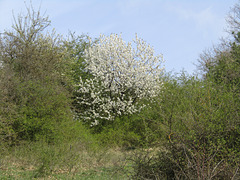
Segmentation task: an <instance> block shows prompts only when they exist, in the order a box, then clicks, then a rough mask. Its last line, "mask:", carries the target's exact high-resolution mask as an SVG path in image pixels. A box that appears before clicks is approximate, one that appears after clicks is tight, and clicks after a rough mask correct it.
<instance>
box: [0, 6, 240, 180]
mask: <svg viewBox="0 0 240 180" xmlns="http://www.w3.org/2000/svg"><path fill="white" fill-rule="evenodd" d="M27 12H28V14H27V16H26V17H24V16H22V15H19V16H18V17H17V18H15V23H14V24H13V29H12V31H5V32H4V33H3V34H2V36H1V38H0V64H1V66H0V79H1V81H0V141H1V145H0V148H1V154H0V178H8V177H9V178H16V179H19V178H20V179H21V178H25V179H26V178H29V179H32V178H38V177H45V178H47V177H49V178H51V177H53V178H60V179H61V178H73V179H74V178H76V179H77V178H80V177H81V178H85V177H86V179H87V178H93V179H96V178H98V175H100V177H99V178H101V177H102V178H104V179H106V178H113V179H114V178H120V179H124V178H125V179H127V178H132V179H239V178H240V170H239V167H240V151H239V147H240V113H239V112H240V91H239V87H240V60H239V59H240V31H239V29H240V25H239V24H240V21H239V20H240V17H239V16H238V15H239V12H240V7H239V6H238V5H236V6H235V7H234V8H233V9H232V10H231V13H230V15H229V19H228V22H229V25H230V27H231V28H230V30H229V31H230V34H231V35H232V39H231V40H228V39H227V40H225V41H224V42H223V43H222V44H221V45H219V46H217V47H214V48H212V49H211V50H209V51H206V52H204V53H202V55H201V56H200V60H199V64H198V68H199V70H202V71H201V75H202V76H201V78H199V77H198V76H197V75H195V76H190V75H187V74H186V73H185V72H181V73H180V74H177V75H173V74H170V73H167V72H164V71H163V70H162V69H161V68H160V65H161V64H156V62H161V58H160V57H159V56H156V57H155V56H153V54H154V52H153V50H152V49H151V47H150V46H148V45H147V44H146V43H145V42H144V41H142V40H141V39H139V38H136V41H135V43H136V46H137V48H139V49H138V50H136V51H134V50H133V49H132V47H131V44H124V42H123V41H122V39H121V37H119V36H117V35H112V36H110V37H109V38H107V37H105V36H102V37H103V38H102V37H100V38H99V39H96V40H92V39H91V38H89V37H87V36H86V35H81V36H77V35H75V34H70V35H69V37H67V38H64V37H62V36H61V35H58V34H56V33H55V32H54V31H52V32H49V31H47V28H48V27H49V25H50V21H49V19H48V17H44V16H42V15H41V14H40V12H35V11H34V10H33V9H31V8H29V9H28V11H27ZM117 42H119V43H117ZM138 43H139V44H140V45H139V44H138ZM138 45H139V46H138ZM108 48H109V49H108ZM94 53H95V54H94ZM131 53H132V54H131ZM108 57H109V58H108ZM133 57H136V58H135V59H134V58H133ZM129 59H131V62H130V61H129ZM99 60H101V61H99ZM109 60H110V61H109ZM134 60H135V61H134ZM105 61H106V63H105V64H104V63H103V62H105ZM115 62H116V64H117V65H116V64H115ZM139 62H141V63H139ZM144 62H150V63H144ZM101 63H102V64H101ZM131 63H132V64H131ZM151 63H152V64H151ZM96 64H97V65H96ZM100 64H101V66H100ZM146 64H148V66H146ZM149 64H150V65H152V67H151V66H149ZM153 66H154V67H153ZM96 68H97V69H96ZM101 68H102V69H101ZM144 68H145V69H147V70H146V71H144ZM127 69H128V70H129V71H130V70H131V72H129V71H127ZM99 72H102V74H100V75H99ZM151 73H152V74H151ZM156 77H157V78H156ZM109 82H110V83H109ZM128 82H131V83H129V84H128ZM148 83H150V84H148ZM151 83H152V84H151ZM156 83H157V84H156ZM153 85H154V86H153ZM149 92H150V93H149ZM95 99H98V100H99V101H97V102H96V101H95ZM93 102H95V103H93ZM83 114H84V116H83ZM102 117H103V118H102ZM105 117H110V118H105ZM10 167H12V168H15V169H17V170H16V171H14V170H11V169H10ZM19 169H20V170H19ZM26 172H28V173H26ZM14 173H15V174H14ZM1 174H2V175H1ZM93 174H95V175H96V174H97V175H96V176H94V175H93Z"/></svg>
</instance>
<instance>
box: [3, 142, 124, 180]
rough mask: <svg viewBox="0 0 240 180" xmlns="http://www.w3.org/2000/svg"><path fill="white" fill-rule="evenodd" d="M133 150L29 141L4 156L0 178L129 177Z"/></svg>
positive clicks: (7, 151)
mask: <svg viewBox="0 0 240 180" xmlns="http://www.w3.org/2000/svg"><path fill="white" fill-rule="evenodd" d="M128 155H129V152H126V151H122V150H120V149H113V148H111V149H110V148H103V147H99V146H97V145H91V146H90V145H86V144H83V143H82V142H81V143H75V144H71V146H70V145H69V143H65V144H57V145H48V144H46V143H43V142H38V143H29V144H24V145H20V146H17V147H14V148H8V149H5V150H4V151H2V152H1V155H0V179H1V180H2V179H3V180H4V179H11V180H12V179H17V180H21V179H23V180H28V179H89V180H91V179H103V180H105V179H123V180H124V179H129V178H128V175H127V173H126V167H127V166H126V162H127V161H126V158H127V156H128Z"/></svg>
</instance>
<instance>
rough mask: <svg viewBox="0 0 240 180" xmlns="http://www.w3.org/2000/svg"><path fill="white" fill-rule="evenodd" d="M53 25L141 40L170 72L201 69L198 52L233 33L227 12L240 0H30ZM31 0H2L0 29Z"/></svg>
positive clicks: (62, 29) (93, 34) (62, 31)
mask: <svg viewBox="0 0 240 180" xmlns="http://www.w3.org/2000/svg"><path fill="white" fill-rule="evenodd" d="M31 2H32V5H33V7H34V9H36V10H38V9H39V7H41V12H42V13H43V14H44V13H45V14H46V15H48V16H49V18H50V20H51V27H50V28H55V30H56V32H57V33H59V34H62V35H64V36H67V35H68V33H69V31H71V32H75V34H77V35H81V34H87V35H89V36H91V37H93V38H97V37H99V35H100V34H105V35H110V34H112V33H116V34H122V38H123V39H124V40H125V41H126V42H128V41H132V39H134V38H135V34H136V33H137V35H138V37H140V38H142V39H143V40H144V41H146V42H147V43H148V44H150V45H151V46H152V47H153V48H154V49H155V52H156V54H163V57H164V60H165V63H164V66H165V68H166V71H167V72H170V71H172V72H175V73H178V72H180V71H181V70H185V71H186V72H188V73H189V74H192V73H194V72H195V70H196V65H194V64H197V60H198V59H199V55H200V54H201V53H202V52H203V51H204V50H206V49H208V48H211V47H212V46H213V45H216V44H218V43H219V42H220V38H222V37H223V38H225V37H227V36H228V33H227V32H226V29H227V27H228V25H227V23H226V18H227V15H228V13H229V11H230V8H232V7H233V6H234V5H235V4H236V3H240V1H238V0H31ZM26 4H27V6H28V5H29V4H30V0H26V1H24V0H0V33H2V32H3V31H4V30H11V25H12V24H13V14H14V15H15V16H17V15H18V14H19V13H22V14H26Z"/></svg>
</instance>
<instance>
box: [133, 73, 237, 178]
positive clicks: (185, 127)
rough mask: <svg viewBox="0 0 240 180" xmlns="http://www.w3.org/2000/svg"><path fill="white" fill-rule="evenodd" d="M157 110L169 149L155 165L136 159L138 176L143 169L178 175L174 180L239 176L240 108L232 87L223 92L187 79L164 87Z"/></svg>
mask: <svg viewBox="0 0 240 180" xmlns="http://www.w3.org/2000/svg"><path fill="white" fill-rule="evenodd" d="M156 106H157V109H158V112H157V116H156V117H157V118H156V119H154V121H157V122H158V123H159V125H160V127H161V129H162V133H163V134H165V141H162V144H161V146H160V148H161V147H164V149H165V151H166V153H163V152H164V151H162V150H159V153H160V155H157V156H153V159H151V161H148V160H146V159H145V157H144V156H142V157H141V160H142V161H140V160H139V161H138V160H136V161H135V165H136V166H137V169H136V171H135V173H136V174H135V175H137V174H138V173H139V168H140V167H138V166H144V168H146V169H145V170H144V171H146V172H144V173H147V172H149V173H150V172H151V173H153V172H154V171H156V174H153V175H154V176H161V177H162V178H163V177H168V176H172V173H173V172H174V178H182V177H184V178H186V179H198V178H200V179H201V178H203V179H204V178H208V179H222V178H223V179H229V178H231V177H234V176H236V174H235V172H237V170H238V169H237V168H238V166H239V163H240V153H239V150H238V148H239V146H240V139H239V137H240V134H239V133H240V131H239V130H240V121H239V107H240V104H239V101H238V100H237V99H236V96H235V93H234V92H232V91H228V86H227V85H226V87H222V88H221V89H220V88H218V86H216V85H215V84H213V83H212V82H211V81H206V80H205V81H202V80H198V79H196V78H194V77H187V76H186V75H185V74H182V75H181V76H180V77H178V78H177V77H175V78H174V79H170V80H169V81H168V82H166V83H165V90H164V92H163V93H162V96H161V98H160V99H159V102H158V103H156ZM152 108H154V107H152ZM159 161H161V163H158V162H159ZM139 162H143V164H141V163H139ZM146 163H147V164H146ZM169 163H170V164H171V165H169ZM174 167H175V168H174ZM151 168H154V171H153V170H151ZM166 168H167V169H166ZM158 169H160V170H161V171H160V170H159V171H158ZM164 169H166V171H164V172H163V170H164ZM162 173H163V174H162ZM164 173H165V174H164ZM168 173H170V174H168ZM135 175H134V176H135ZM150 176H152V175H150V174H149V177H150ZM160 179H161V178H160Z"/></svg>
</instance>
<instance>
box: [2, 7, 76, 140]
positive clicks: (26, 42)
mask: <svg viewBox="0 0 240 180" xmlns="http://www.w3.org/2000/svg"><path fill="white" fill-rule="evenodd" d="M27 10H28V14H27V16H26V17H23V16H22V15H19V16H18V18H17V19H15V24H14V25H13V31H6V32H5V33H4V35H3V37H2V38H1V40H0V46H1V53H0V56H1V58H0V59H1V61H2V69H1V72H0V76H1V82H0V94H1V95H0V96H1V99H0V105H1V106H0V107H1V108H0V118H1V119H0V127H1V134H0V137H1V139H2V140H4V141H9V142H10V144H11V143H15V142H17V141H19V140H38V139H39V138H40V137H44V138H47V139H48V140H49V141H53V139H54V138H56V134H57V133H59V129H58V127H59V125H60V124H61V123H62V122H63V121H69V120H70V119H71V118H72V113H71V111H70V103H71V101H70V98H69V97H70V96H69V93H68V91H67V86H66V84H68V79H67V78H65V77H64V74H65V72H66V71H67V70H68V67H67V66H66V62H65V59H64V58H63V54H64V52H65V50H64V48H63V43H62V41H61V38H60V36H57V35H54V33H53V34H49V33H46V32H44V30H45V29H46V28H47V27H48V26H49V25H50V21H49V20H48V18H47V17H46V18H45V17H42V16H41V15H40V12H35V11H34V10H33V9H31V8H29V9H27Z"/></svg>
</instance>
